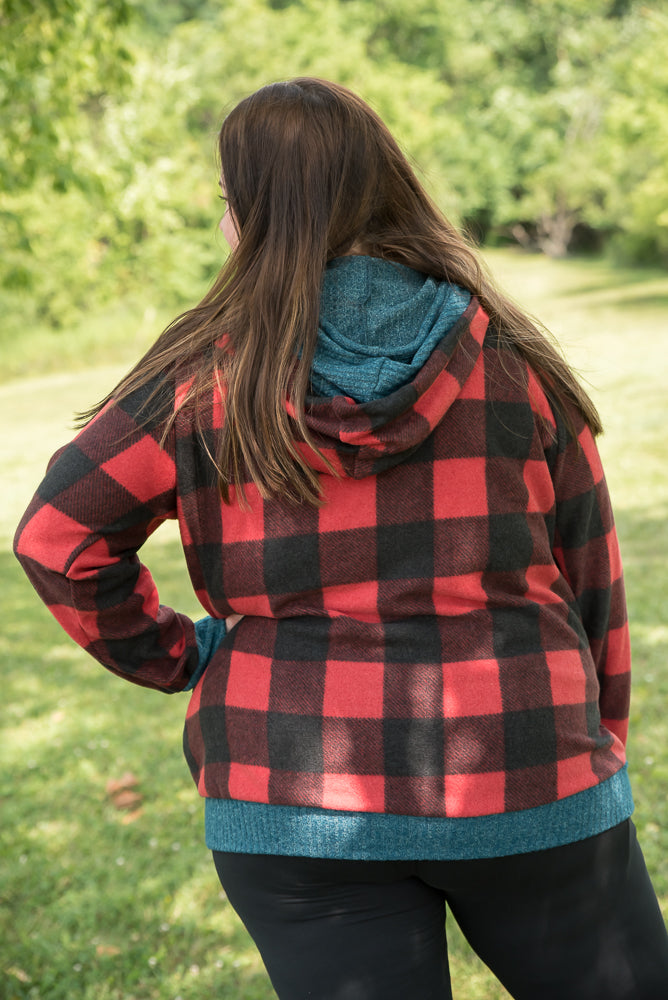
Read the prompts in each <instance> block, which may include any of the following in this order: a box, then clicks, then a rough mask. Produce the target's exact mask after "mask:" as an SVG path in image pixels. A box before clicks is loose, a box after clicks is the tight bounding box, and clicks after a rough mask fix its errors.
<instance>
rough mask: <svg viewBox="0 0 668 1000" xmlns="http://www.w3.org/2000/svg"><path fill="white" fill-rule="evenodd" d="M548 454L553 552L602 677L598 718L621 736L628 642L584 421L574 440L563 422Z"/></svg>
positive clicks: (616, 557)
mask: <svg viewBox="0 0 668 1000" xmlns="http://www.w3.org/2000/svg"><path fill="white" fill-rule="evenodd" d="M560 423H561V422H560ZM552 457H553V459H554V461H553V463H552V477H553V482H554V489H555V498H556V512H555V514H556V520H555V545H554V556H555V558H556V560H557V563H558V564H559V566H560V568H561V571H562V573H563V575H564V576H565V578H566V580H567V581H568V583H569V585H570V587H571V589H572V591H573V594H574V596H575V601H576V605H577V610H578V612H579V615H580V617H581V619H582V622H583V625H584V628H585V631H586V633H587V639H588V641H589V646H590V649H591V653H592V656H593V659H594V663H595V665H596V671H597V674H598V679H599V683H600V696H599V708H600V713H601V720H602V722H603V725H605V726H606V727H607V728H608V729H609V730H610V731H611V732H613V733H614V734H615V735H616V736H618V737H619V739H620V740H621V741H622V743H625V742H626V736H627V731H628V715H629V702H630V693H631V647H630V640H629V629H628V620H627V612H626V596H625V592H624V578H623V573H622V560H621V555H620V551H619V543H618V539H617V532H616V530H615V524H614V519H613V513H612V506H611V503H610V496H609V493H608V488H607V485H606V481H605V476H604V473H603V467H602V464H601V459H600V456H599V453H598V449H597V447H596V443H595V441H594V438H593V435H592V434H591V432H590V431H589V429H588V428H587V427H582V429H581V431H580V433H579V436H578V440H577V441H575V440H573V438H572V437H571V436H570V435H568V434H566V432H565V430H564V428H563V426H560V429H559V432H558V436H557V441H556V442H555V444H554V450H553V456H552Z"/></svg>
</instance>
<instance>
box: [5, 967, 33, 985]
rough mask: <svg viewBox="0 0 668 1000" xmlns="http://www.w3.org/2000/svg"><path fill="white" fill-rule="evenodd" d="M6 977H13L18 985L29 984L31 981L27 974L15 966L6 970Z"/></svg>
mask: <svg viewBox="0 0 668 1000" xmlns="http://www.w3.org/2000/svg"><path fill="white" fill-rule="evenodd" d="M7 975H8V976H13V977H14V979H18V981H19V982H20V983H31V982H32V979H31V978H30V976H29V975H28V973H27V972H24V970H23V969H19V967H18V966H16V965H12V966H11V968H9V969H7Z"/></svg>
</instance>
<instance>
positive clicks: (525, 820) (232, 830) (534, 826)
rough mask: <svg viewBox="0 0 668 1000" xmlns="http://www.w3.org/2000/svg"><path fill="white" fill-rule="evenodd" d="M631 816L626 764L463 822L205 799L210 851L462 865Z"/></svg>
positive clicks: (555, 843)
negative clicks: (570, 790) (581, 787)
mask: <svg viewBox="0 0 668 1000" xmlns="http://www.w3.org/2000/svg"><path fill="white" fill-rule="evenodd" d="M632 812H633V797H632V794H631V786H630V783H629V778H628V773H627V769H626V766H624V767H623V768H622V769H621V770H620V771H618V772H617V774H615V775H614V776H613V777H612V778H609V779H608V780H607V781H604V782H603V783H602V784H600V785H595V786H594V787H593V788H588V789H586V790H585V791H583V792H578V793H577V794H576V795H571V796H569V797H568V798H566V799H561V800H559V801H558V802H552V803H550V804H549V805H545V806H538V807H537V808H535V809H525V810H523V811H521V812H514V813H501V814H499V815H494V816H475V817H471V818H468V817H467V818H464V819H450V818H447V817H446V818H442V817H440V816H394V815H388V814H387V813H358V812H342V811H335V810H330V809H309V808H303V807H300V806H269V805H264V804H262V803H257V802H241V801H239V800H238V799H207V800H206V811H205V825H206V843H207V847H209V848H210V849H211V850H213V851H231V852H233V853H236V854H286V855H293V856H295V857H308V858H342V859H347V860H358V861H396V860H401V859H404V860H413V861H465V860H471V859H474V858H499V857H504V856H507V855H510V854H527V853H528V852H530V851H543V850H547V849H548V848H550V847H560V846H562V845H563V844H571V843H574V842H575V841H578V840H584V839H585V838H586V837H594V836H595V835H596V834H598V833H603V831H604V830H609V829H611V827H613V826H616V825H617V824H618V823H621V822H623V821H624V820H625V819H628V817H629V816H630V815H631V813H632Z"/></svg>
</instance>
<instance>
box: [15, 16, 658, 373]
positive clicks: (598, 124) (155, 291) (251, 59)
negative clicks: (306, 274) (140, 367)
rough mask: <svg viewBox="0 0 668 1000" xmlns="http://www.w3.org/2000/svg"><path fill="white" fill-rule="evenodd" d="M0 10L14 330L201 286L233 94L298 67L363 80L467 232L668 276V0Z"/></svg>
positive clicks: (153, 304)
mask: <svg viewBox="0 0 668 1000" xmlns="http://www.w3.org/2000/svg"><path fill="white" fill-rule="evenodd" d="M0 12H1V13H0V32H1V38H0V42H1V51H0V225H1V226H2V254H1V255H0V310H1V312H2V314H3V317H4V320H3V324H2V330H1V331H0V338H2V341H4V342H5V343H6V342H9V343H12V344H14V343H15V338H16V337H17V335H20V337H21V339H22V340H23V339H24V338H26V337H27V338H29V337H31V336H32V337H35V336H36V335H37V333H38V331H40V332H41V334H42V336H44V333H45V331H47V330H67V329H71V328H72V326H73V325H74V324H76V323H77V321H78V320H79V319H80V318H81V316H82V314H85V316H86V317H87V322H88V323H89V324H90V322H91V317H92V316H93V315H99V314H100V313H101V312H102V314H103V316H104V317H105V320H106V325H105V328H104V329H102V330H98V331H97V335H98V336H97V338H96V339H100V338H102V339H104V338H108V337H109V336H110V332H109V331H110V329H111V328H113V327H114V324H113V322H112V324H111V327H110V326H109V325H108V324H109V322H110V310H111V311H117V312H118V313H119V314H120V315H119V317H118V318H119V319H122V320H123V322H121V323H117V324H115V325H116V327H122V326H124V325H127V324H128V323H129V322H130V319H129V317H130V316H133V315H137V310H138V308H139V307H140V306H141V307H142V312H141V315H142V316H144V314H145V312H146V310H149V312H148V314H147V322H148V323H149V324H152V323H153V320H152V319H151V316H152V313H151V312H150V310H151V309H157V310H159V311H162V310H167V311H168V312H170V313H172V312H174V310H177V311H178V310H179V309H181V308H183V307H184V306H186V305H189V304H193V303H194V301H196V300H198V299H199V297H200V296H201V294H202V293H203V291H204V290H205V289H206V287H207V285H208V284H209V282H210V281H211V278H212V276H213V275H214V274H215V273H216V271H217V270H218V268H219V266H220V263H221V257H222V255H223V253H224V250H223V248H222V240H218V241H217V240H216V237H215V223H216V212H217V205H216V201H215V198H216V194H217V188H216V180H217V175H216V165H215V152H214V151H215V134H216V130H217V128H218V126H219V124H220V122H221V120H222V117H223V116H224V114H225V111H226V110H227V109H229V108H230V107H231V106H232V105H234V104H235V103H236V102H237V101H238V100H239V99H240V98H241V97H243V96H245V95H246V94H247V93H249V92H250V91H252V90H254V89H256V88H257V87H258V86H261V85H262V84H264V83H267V82H270V81H272V80H276V79H284V78H287V77H290V76H296V75H317V76H323V77H325V78H331V79H333V80H337V81H339V82H341V83H344V84H346V85H348V86H350V87H351V88H352V89H354V90H357V91H359V92H360V93H361V94H362V96H363V97H364V98H366V99H367V100H368V101H369V102H370V103H371V104H372V105H373V106H374V107H375V108H376V110H377V111H378V112H379V113H380V115H381V117H383V118H384V119H385V121H386V122H387V124H388V125H389V126H390V128H391V129H392V130H393V131H394V132H395V134H396V135H397V137H398V138H399V140H400V141H401V143H402V145H403V147H404V148H405V149H406V151H407V152H408V153H409V154H410V155H411V156H412V157H413V158H414V159H415V161H416V162H417V164H418V168H419V172H420V174H421V177H422V179H423V180H424V182H425V183H426V185H427V187H428V189H429V190H430V193H431V194H432V195H433V196H434V197H435V198H436V200H437V202H438V203H439V204H440V205H441V207H442V208H443V209H444V210H445V212H446V214H448V215H449V216H450V217H451V218H452V219H453V220H454V221H456V222H459V223H460V224H462V225H463V226H465V227H466V228H467V229H468V231H469V232H470V233H471V234H472V235H473V236H474V238H475V239H476V240H477V241H479V242H480V243H482V244H485V245H487V246H522V247H524V248H525V249H528V250H533V251H537V252H541V253H544V254H547V255H549V256H551V257H563V256H565V255H567V254H597V255H601V254H604V255H605V256H606V257H608V258H609V259H611V260H613V261H615V262H617V263H620V262H621V263H624V264H634V265H635V264H640V265H650V266H653V267H657V266H658V267H663V268H667V267H668V170H667V168H666V164H667V163H668V100H667V98H668V60H667V59H666V53H667V52H668V3H666V2H665V0H659V2H655V3H643V2H637V0H533V2H527V0H218V2H216V0H2V2H1V4H0ZM123 306H124V307H125V308H126V309H127V310H129V312H126V311H124V310H123V309H122V308H121V307H123ZM160 318H161V319H162V313H160ZM28 328H29V329H30V331H31V332H30V333H28V332H27V331H28ZM119 335H120V336H122V334H119ZM66 339H67V338H66V337H65V336H63V337H61V338H59V339H58V340H54V341H52V342H51V341H47V342H49V343H53V345H59V347H60V351H58V349H56V350H55V351H53V353H52V352H50V351H48V352H46V353H48V354H49V355H51V356H50V358H49V359H47V358H46V357H43V358H42V359H41V362H38V361H37V359H35V358H32V357H29V356H25V357H23V358H21V357H18V356H16V357H13V358H12V357H10V358H9V359H8V361H7V365H8V367H7V366H6V367H5V372H4V374H5V376H7V375H8V374H9V373H10V372H11V373H21V372H23V373H25V372H26V371H28V370H32V371H34V366H35V364H38V363H40V364H41V365H46V364H51V365H55V364H57V363H58V362H57V358H58V354H59V353H60V356H61V357H65V358H66V357H67V356H68V355H69V354H71V353H76V352H71V351H70V349H69V347H68V346H67V345H66V343H65V341H66ZM2 341H0V343H1V342H2ZM99 350H100V349H99Z"/></svg>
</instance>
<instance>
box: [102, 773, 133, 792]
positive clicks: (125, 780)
mask: <svg viewBox="0 0 668 1000" xmlns="http://www.w3.org/2000/svg"><path fill="white" fill-rule="evenodd" d="M138 784H139V778H137V776H136V775H134V774H133V773H132V771H126V772H125V774H122V775H121V777H120V778H109V781H108V782H107V795H117V794H118V793H119V792H123V791H125V790H126V789H127V788H136V787H137V785H138Z"/></svg>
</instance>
